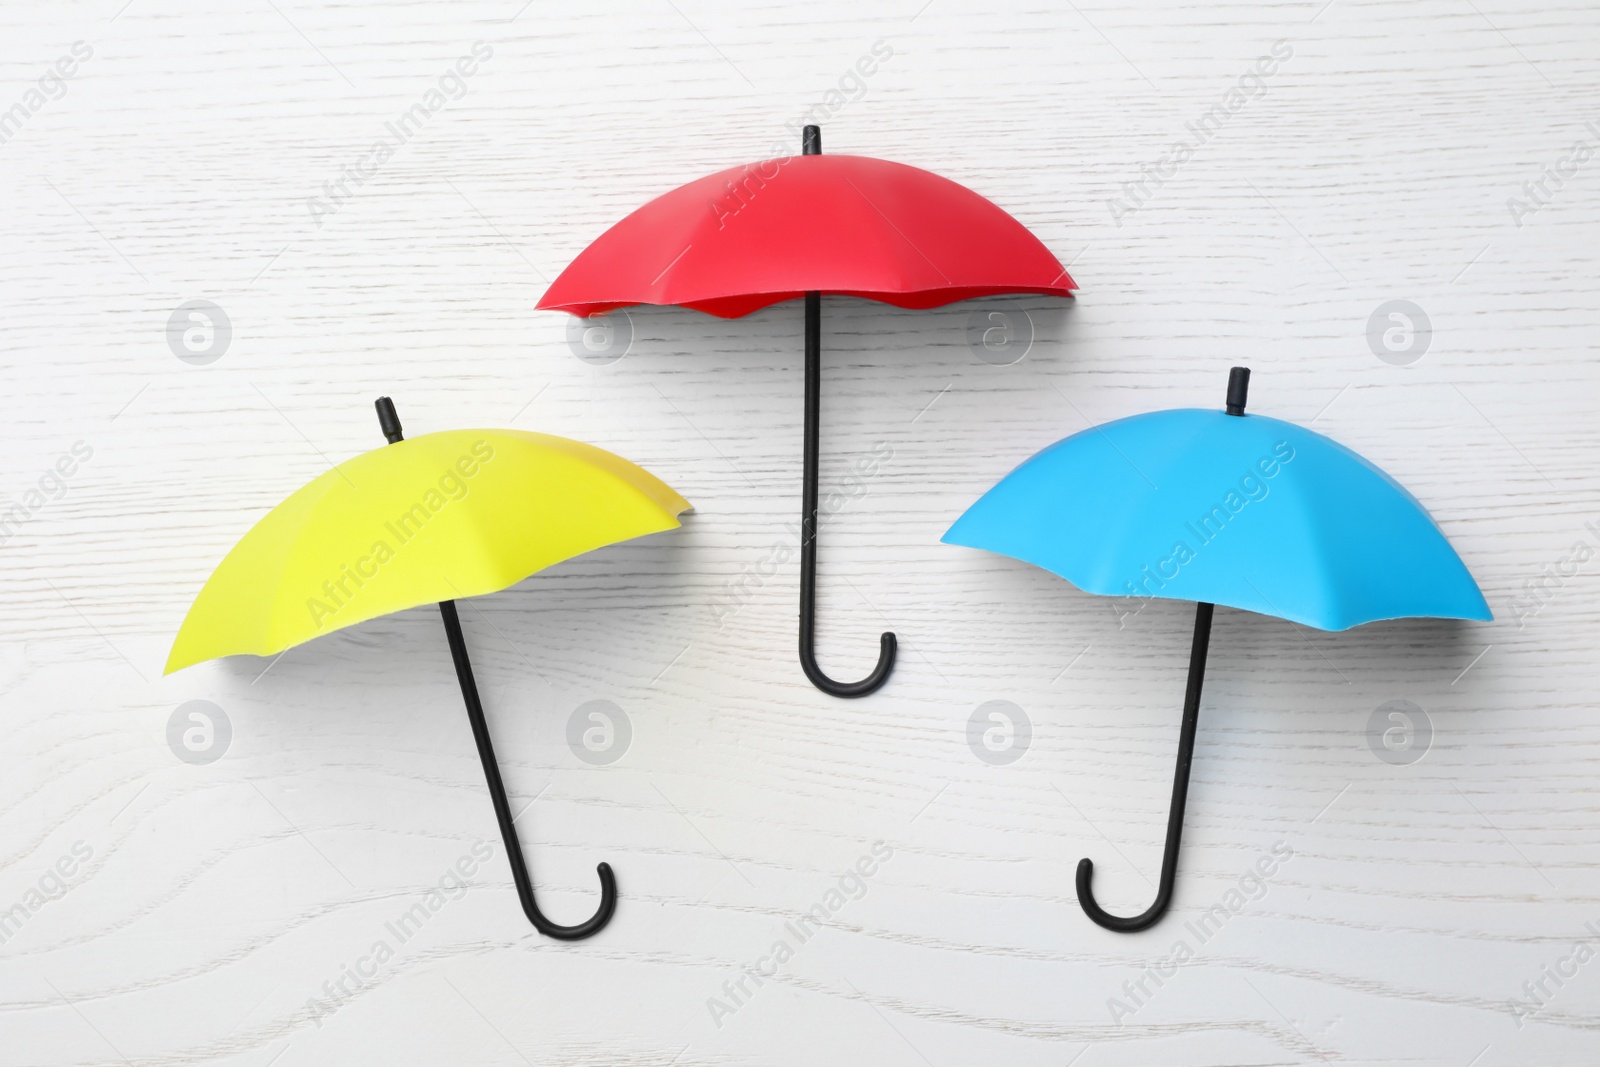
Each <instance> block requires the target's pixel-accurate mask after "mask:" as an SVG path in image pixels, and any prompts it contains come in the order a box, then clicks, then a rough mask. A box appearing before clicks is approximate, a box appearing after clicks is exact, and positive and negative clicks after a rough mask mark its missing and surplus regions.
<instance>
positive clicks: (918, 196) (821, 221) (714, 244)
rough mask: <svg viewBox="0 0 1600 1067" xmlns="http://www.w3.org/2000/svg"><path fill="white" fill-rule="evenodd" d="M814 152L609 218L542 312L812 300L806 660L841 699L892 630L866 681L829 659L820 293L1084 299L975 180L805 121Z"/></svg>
mask: <svg viewBox="0 0 1600 1067" xmlns="http://www.w3.org/2000/svg"><path fill="white" fill-rule="evenodd" d="M802 144H803V154H802V155H800V156H790V157H787V158H784V159H770V160H767V161H766V162H763V163H749V164H746V165H744V166H742V167H734V168H732V169H730V170H725V171H720V172H718V173H716V174H711V175H708V176H706V177H704V178H701V179H699V180H697V181H692V182H690V183H689V184H688V185H684V186H680V187H679V188H677V189H674V190H673V191H672V192H670V193H667V194H666V195H664V196H659V197H657V198H656V199H654V200H652V201H650V202H649V203H648V204H646V205H644V206H643V207H641V208H640V209H639V210H637V211H635V212H634V213H633V214H631V215H629V216H628V217H627V218H625V219H623V220H622V221H621V222H619V223H617V224H616V225H615V226H612V227H611V228H610V229H609V230H607V231H606V232H605V233H603V234H601V235H600V237H599V238H598V239H597V240H596V241H595V242H594V243H593V244H591V245H590V246H589V247H588V248H586V249H584V250H583V251H582V252H581V253H579V255H578V257H577V258H576V259H574V260H573V261H572V263H571V264H570V265H569V266H568V267H567V269H566V270H564V271H562V273H561V276H560V277H559V278H557V279H556V280H555V284H553V285H551V286H550V289H549V291H548V292H546V293H545V294H544V299H542V300H540V301H539V307H540V308H544V309H550V310H557V311H567V312H571V313H572V314H574V315H578V316H582V317H585V318H587V317H589V316H592V315H603V314H605V313H606V312H608V311H612V310H614V309H616V308H620V307H628V306H629V305H633V304H677V305H681V306H683V307H688V308H694V309H695V310H697V311H704V312H707V313H708V314H711V315H716V316H718V317H720V318H738V317H739V316H742V315H748V314H749V313H750V312H752V311H757V310H759V309H761V308H764V307H766V306H768V305H769V304H777V303H780V302H782V301H784V300H793V299H795V298H797V297H802V296H803V297H805V301H806V304H805V308H806V314H805V319H806V371H805V374H806V410H805V473H804V487H803V491H802V503H801V512H800V522H801V541H800V666H801V667H802V668H803V669H804V670H805V673H806V677H807V678H809V679H810V680H811V683H812V684H813V685H815V686H816V687H817V688H818V689H821V690H822V691H824V692H826V693H832V694H833V695H834V696H841V697H858V696H865V695H866V694H868V693H871V692H872V691H874V690H875V689H877V688H878V687H879V686H881V685H883V683H884V682H885V681H886V680H887V679H888V677H889V672H890V670H891V669H893V667H894V657H895V637H894V634H892V633H886V634H884V635H883V638H882V646H881V649H880V652H879V657H878V665H877V666H876V667H875V668H873V671H872V673H871V674H870V675H868V676H867V677H866V678H864V679H862V680H861V681H859V682H853V683H840V682H835V681H834V680H833V679H831V678H829V677H828V676H827V675H825V674H823V673H822V670H821V668H819V667H818V666H817V659H816V653H815V651H814V645H815V632H816V613H815V599H816V570H817V453H818V436H819V422H820V410H821V392H822V373H821V364H822V297H823V296H824V295H829V296H856V297H864V298H866V299H869V300H878V301H882V302H883V303H886V304H893V305H894V306H896V307H903V308H934V307H942V306H944V305H945V304H951V303H954V302H956V301H958V300H970V299H972V298H973V297H980V296H995V295H999V294H1002V293H1038V294H1043V295H1048V296H1063V297H1065V296H1071V295H1072V291H1073V290H1074V289H1075V288H1077V286H1076V285H1075V284H1074V283H1073V281H1072V278H1071V277H1069V276H1068V274H1067V271H1066V268H1065V267H1063V266H1062V265H1061V262H1060V261H1059V260H1057V259H1056V257H1055V256H1053V255H1051V254H1050V251H1049V249H1047V248H1045V246H1044V245H1043V244H1042V243H1040V241H1039V239H1038V238H1037V237H1035V236H1033V234H1031V233H1030V232H1028V229H1027V227H1025V226H1023V225H1022V223H1020V222H1018V221H1017V220H1016V219H1014V218H1012V217H1011V216H1010V215H1008V214H1007V213H1006V212H1005V211H1003V210H1002V209H1001V208H999V207H998V206H996V205H995V204H993V203H991V202H990V201H988V200H986V199H984V198H983V197H981V196H979V195H978V194H977V193H975V192H973V191H972V190H971V189H968V188H966V187H965V186H962V185H958V184H956V183H955V182H953V181H950V180H949V179H948V178H941V177H939V176H938V175H937V174H932V173H930V172H928V171H925V170H920V169H918V168H916V167H908V166H906V165H904V164H902V163H891V162H889V161H888V160H883V159H870V158H867V157H865V156H824V155H823V154H822V132H821V130H820V129H819V128H818V127H816V126H807V127H806V128H805V133H804V137H803V142H802Z"/></svg>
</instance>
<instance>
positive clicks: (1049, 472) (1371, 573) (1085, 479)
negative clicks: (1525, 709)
mask: <svg viewBox="0 0 1600 1067" xmlns="http://www.w3.org/2000/svg"><path fill="white" fill-rule="evenodd" d="M943 540H944V541H945V542H946V543H947V544H953V545H966V546H968V547H970V548H981V549H987V550H988V551H990V552H998V553H1000V554H1002V555H1006V556H1012V557H1014V558H1016V559H1020V560H1023V561H1025V562H1027V563H1032V564H1035V565H1037V566H1040V567H1043V568H1044V569H1045V570H1047V571H1050V572H1051V573H1053V574H1057V575H1060V576H1061V577H1063V578H1065V579H1066V580H1067V581H1069V582H1071V583H1072V584H1073V585H1076V586H1077V587H1078V588H1080V589H1082V590H1084V591H1085V592H1089V593H1099V594H1101V595H1103V596H1134V597H1164V598H1168V599H1172V600H1192V601H1197V602H1209V603H1212V604H1224V605H1226V606H1228V607H1232V608H1241V609H1243V610H1245V611H1255V612H1260V613H1261V614H1263V615H1277V616H1281V617H1282V618H1285V619H1289V620H1291V621H1293V622H1298V623H1302V624H1304V625H1306V626H1313V627H1316V628H1317V629H1319V630H1347V629H1349V628H1350V627H1352V626H1359V625H1361V624H1362V623H1367V622H1375V621H1377V620H1379V619H1400V618H1411V617H1416V616H1426V617H1430V618H1444V619H1476V620H1479V621H1488V620H1489V619H1491V618H1493V616H1492V615H1491V614H1490V611H1489V605H1488V603H1487V602H1485V601H1484V598H1483V593H1482V592H1480V591H1479V589H1478V584H1477V583H1476V582H1475V581H1473V580H1472V575H1471V574H1470V573H1469V572H1468V571H1467V567H1466V564H1464V563H1462V562H1461V557H1460V556H1458V555H1456V551H1455V549H1453V548H1451V547H1450V542H1449V541H1448V540H1446V539H1445V536H1444V533H1443V532H1441V531H1440V529H1439V527H1438V525H1437V524H1435V523H1434V521H1433V519H1432V518H1431V517H1430V516H1429V515H1428V512H1427V509H1426V508H1424V507H1423V506H1422V504H1421V503H1419V502H1418V501H1417V499H1416V497H1414V496H1412V495H1411V494H1410V493H1408V492H1406V490H1405V489H1404V487H1402V486H1401V485H1400V483H1398V482H1396V481H1395V480H1394V479H1393V478H1391V477H1389V475H1387V474H1385V473H1384V472H1383V471H1382V470H1380V469H1379V468H1378V467H1377V466H1375V465H1374V464H1372V463H1370V462H1368V461H1367V460H1365V459H1363V458H1362V457H1361V456H1359V455H1357V454H1356V453H1354V452H1352V451H1351V450H1350V449H1348V448H1346V447H1344V446H1343V445H1341V444H1339V443H1338V442H1337V441H1334V440H1333V439H1331V438H1328V437H1324V436H1323V435H1322V434H1319V433H1316V432H1315V431H1312V430H1308V429H1306V428H1305V427H1303V426H1297V425H1295V424H1294V423H1292V422H1284V421H1283V420H1281V419H1273V418H1268V417H1266V416H1264V415H1244V416H1242V417H1235V416H1231V415H1228V414H1227V413H1226V412H1222V411H1217V410H1209V411H1208V410H1203V409H1199V408H1182V409H1178V410H1174V411H1153V412H1150V413H1148V414H1144V415H1134V416H1132V417H1131V418H1126V419H1118V420H1117V421H1115V422H1109V423H1106V424H1105V425H1103V426H1096V427H1094V428H1092V429H1088V430H1084V431H1083V432H1082V433H1077V434H1073V435H1072V436H1071V437H1068V438H1066V439H1065V440H1063V441H1058V442H1056V443H1055V444H1053V445H1051V446H1050V447H1049V448H1046V449H1045V450H1043V451H1042V452H1040V453H1038V454H1037V455H1035V456H1034V457H1033V458H1032V459H1030V460H1028V461H1027V462H1026V463H1023V464H1022V465H1021V466H1020V467H1018V468H1017V469H1016V470H1014V471H1012V472H1011V473H1010V474H1008V475H1006V477H1005V478H1004V479H1002V480H1001V481H1000V482H999V483H998V484H996V485H995V487H994V488H993V489H990V490H989V491H988V492H987V493H985V494H984V495H983V497H982V498H981V499H980V500H979V501H978V502H977V503H975V504H973V505H972V507H970V508H969V509H967V512H966V514H964V515H962V516H961V518H960V519H958V520H956V523H955V525H953V526H951V527H950V530H949V532H947V533H946V534H945V535H944V538H943Z"/></svg>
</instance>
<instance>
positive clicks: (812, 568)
mask: <svg viewBox="0 0 1600 1067" xmlns="http://www.w3.org/2000/svg"><path fill="white" fill-rule="evenodd" d="M806 129H807V130H808V131H810V130H813V129H815V127H812V126H807V127H806ZM821 427H822V294H821V293H807V294H806V416H805V469H804V472H803V475H802V478H803V484H802V486H801V501H800V669H801V670H803V671H805V672H806V677H807V678H809V679H810V680H811V684H812V685H814V686H816V687H817V688H818V689H820V690H822V691H823V692H824V693H828V694H831V695H833V696H836V697H864V696H866V695H867V694H868V693H872V692H875V691H877V690H878V688H880V687H881V686H882V685H883V683H884V682H887V681H888V680H889V672H890V671H892V670H894V658H895V652H896V649H897V647H898V645H897V642H896V641H895V636H894V634H892V633H885V634H883V636H882V637H880V638H879V642H878V665H877V666H876V667H874V668H872V673H871V674H869V675H867V676H866V677H865V678H863V679H861V681H859V682H836V681H834V680H833V679H832V678H829V677H828V676H827V675H826V674H824V673H822V668H821V667H819V666H817V652H816V644H817V467H818V465H819V462H818V453H819V451H820V450H821V437H822V428H821Z"/></svg>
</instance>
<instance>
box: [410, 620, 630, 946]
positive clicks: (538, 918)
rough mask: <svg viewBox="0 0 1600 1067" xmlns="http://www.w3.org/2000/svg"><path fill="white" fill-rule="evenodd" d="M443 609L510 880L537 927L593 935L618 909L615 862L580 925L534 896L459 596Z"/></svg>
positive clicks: (563, 937)
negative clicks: (551, 912) (551, 914)
mask: <svg viewBox="0 0 1600 1067" xmlns="http://www.w3.org/2000/svg"><path fill="white" fill-rule="evenodd" d="M439 614H440V615H441V616H443V617H444V632H445V636H446V637H448V638H449V639H450V656H451V658H452V659H454V660H455V663H456V678H457V679H458V680H459V681H460V682H461V696H462V699H463V700H465V701H466V704H467V719H468V720H469V721H470V722H471V723H472V738H473V740H474V741H476V742H477V743H478V759H479V761H480V762H481V763H482V764H483V777H484V779H485V780H486V781H487V782H488V784H489V799H490V800H491V801H492V802H493V803H494V817H495V820H496V821H497V822H499V824H500V839H501V840H502V841H503V842H504V843H505V847H506V859H508V860H509V861H510V862H511V880H512V881H513V882H515V883H516V885H517V899H519V900H521V901H522V913H523V914H524V915H526V916H527V917H528V921H529V922H531V923H532V924H533V928H534V929H535V930H538V931H539V932H540V933H541V934H544V935H545V936H546V937H553V938H556V939H557V940H560V941H581V940H583V939H584V938H586V937H593V936H594V935H595V934H598V933H599V932H600V931H601V930H603V929H604V928H605V925H606V923H608V922H610V921H611V915H612V913H613V912H615V911H616V910H617V879H616V876H615V875H614V874H612V873H611V864H609V863H602V864H600V866H599V867H597V868H596V870H597V871H598V872H599V875H600V907H599V909H598V910H597V911H596V912H595V913H594V915H592V916H591V917H590V918H588V919H587V920H585V921H584V922H581V923H578V924H577V925H575V926H562V925H560V924H559V923H553V922H551V921H550V920H549V919H547V918H545V916H544V912H542V911H540V910H539V904H538V902H537V901H535V900H534V899H533V879H532V878H531V877H530V876H529V875H528V864H527V862H526V861H525V860H524V859H523V857H522V842H521V841H520V840H518V838H517V827H516V825H515V823H514V821H513V819H512V816H511V804H510V802H509V801H508V800H507V799H506V787H505V783H504V782H502V781H501V780H500V764H499V763H498V762H497V761H496V760H495V758H494V744H493V743H492V742H491V741H490V740H489V724H488V723H487V722H485V721H484V718H483V702H482V701H481V700H479V699H478V683H477V682H476V681H475V680H474V679H473V677H472V661H471V660H470V659H468V658H467V642H466V638H465V637H463V636H462V634H461V616H460V615H459V614H457V612H456V602H455V601H454V600H446V601H443V602H441V603H440V604H439Z"/></svg>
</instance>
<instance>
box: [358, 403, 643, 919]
mask: <svg viewBox="0 0 1600 1067" xmlns="http://www.w3.org/2000/svg"><path fill="white" fill-rule="evenodd" d="M374 406H375V407H376V408H377V410H378V425H379V426H381V427H382V428H383V436H384V437H385V438H387V439H388V441H389V443H390V444H391V445H392V444H397V443H398V442H400V441H402V440H404V434H403V433H402V432H401V428H400V416H399V415H397V414H396V413H395V409H394V402H393V401H391V400H390V399H389V398H388V397H386V396H381V397H379V398H378V399H377V401H376V403H375V405H374ZM439 615H440V616H441V617H442V618H443V619H444V633H445V637H446V638H447V639H448V640H449V642H450V658H451V659H452V660H454V661H455V665H456V680H457V681H459V682H460V683H461V698H462V700H464V701H465V702H466V705H467V720H468V721H469V722H470V723H471V724H472V739H473V740H474V741H475V742H477V745H478V760H479V762H481V763H482V764H483V777H484V780H485V781H486V782H487V783H488V785H489V800H490V801H491V802H492V803H493V804H494V817H495V821H497V822H498V823H499V824H500V840H501V841H502V842H504V844H505V849H506V859H507V860H508V861H509V862H510V864H511V880H512V881H513V882H515V883H516V886H517V899H518V900H520V901H521V902H522V913H523V914H524V915H526V916H527V917H528V921H529V922H531V923H532V924H533V928H534V929H535V930H538V931H539V932H540V933H541V934H544V935H545V936H546V937H553V938H555V939H557V940H558V941H581V940H583V939H584V938H586V937H593V936H594V935H595V934H598V933H599V932H600V931H601V930H603V929H605V926H606V923H609V922H610V921H611V916H612V914H613V913H615V912H616V910H617V877H616V875H614V874H612V873H611V864H609V863H602V864H600V865H599V866H598V867H597V868H595V870H596V872H597V873H598V874H599V875H600V907H599V909H598V910H596V911H595V913H594V914H593V915H592V916H590V917H589V918H588V919H586V920H584V921H583V922H581V923H577V924H576V925H573V926H562V925H561V924H560V923H553V922H551V921H550V920H549V919H547V918H545V915H544V912H542V911H540V910H539V903H538V901H536V900H534V899H533V879H532V878H531V877H530V876H529V874H528V864H527V861H526V860H525V859H524V858H523V856H522V842H521V841H520V840H519V839H518V838H517V827H516V823H515V820H514V819H513V818H512V815H511V803H510V801H508V800H507V799H506V786H505V782H503V781H502V780H501V778H500V764H499V762H498V761H497V760H496V759H495V758H494V743H493V742H492V741H491V740H490V739H489V724H488V722H486V721H485V720H484V717H483V701H482V700H481V699H479V697H478V683H477V680H476V679H474V678H473V676H472V660H471V659H470V658H469V657H468V655H467V639H466V637H465V636H464V635H463V634H462V633H461V616H460V614H459V613H458V612H457V611H456V602H455V601H453V600H445V601H442V602H441V603H440V604H439Z"/></svg>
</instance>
